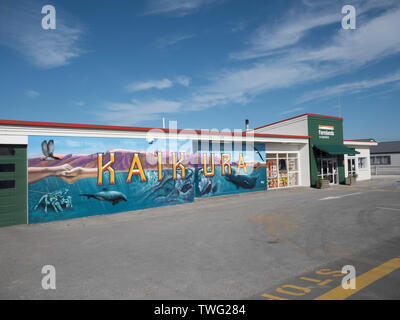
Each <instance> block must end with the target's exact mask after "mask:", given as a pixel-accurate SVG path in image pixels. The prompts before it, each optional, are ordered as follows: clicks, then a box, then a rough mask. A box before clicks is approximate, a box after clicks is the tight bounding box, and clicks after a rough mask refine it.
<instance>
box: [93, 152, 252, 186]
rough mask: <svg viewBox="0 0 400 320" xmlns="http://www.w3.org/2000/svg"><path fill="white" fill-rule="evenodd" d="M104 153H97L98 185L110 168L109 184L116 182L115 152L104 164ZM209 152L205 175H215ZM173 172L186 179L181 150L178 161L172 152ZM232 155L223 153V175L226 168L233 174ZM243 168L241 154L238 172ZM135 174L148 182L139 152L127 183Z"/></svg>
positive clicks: (159, 168)
mask: <svg viewBox="0 0 400 320" xmlns="http://www.w3.org/2000/svg"><path fill="white" fill-rule="evenodd" d="M103 156H104V155H103V153H98V154H97V185H99V186H101V185H103V172H104V171H106V170H108V172H109V184H115V169H114V168H113V167H112V165H113V164H114V163H115V153H114V152H110V159H109V161H108V162H107V163H106V164H103ZM162 158H163V157H162V152H158V153H157V168H158V181H161V180H162V179H163V172H162V170H163V166H162ZM207 158H208V155H207V154H205V153H204V154H203V164H204V175H205V176H206V177H213V176H214V172H215V170H214V167H215V163H214V154H211V157H210V158H211V168H210V169H208V170H207ZM172 160H173V163H172V169H173V170H172V171H173V172H172V174H173V179H174V180H176V179H177V170H178V168H179V169H180V170H181V179H186V176H185V166H184V164H183V163H184V161H185V153H184V152H180V159H179V160H178V161H177V155H176V153H175V152H173V153H172ZM230 162H231V155H230V154H228V153H223V154H221V167H222V170H221V174H222V175H223V176H225V175H226V169H227V171H228V175H231V163H230ZM241 169H243V171H244V173H245V174H247V168H246V163H245V161H244V158H243V154H239V161H238V163H237V172H238V173H239V172H240V170H241ZM133 175H139V176H140V181H141V182H146V181H147V178H146V174H145V170H144V169H143V166H142V162H141V160H140V157H139V153H134V154H133V158H132V162H131V165H130V169H129V171H128V176H127V179H126V183H130V182H131V181H132V176H133Z"/></svg>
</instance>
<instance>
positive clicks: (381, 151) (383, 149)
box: [370, 141, 400, 175]
mask: <svg viewBox="0 0 400 320" xmlns="http://www.w3.org/2000/svg"><path fill="white" fill-rule="evenodd" d="M370 153H371V171H372V173H373V174H378V175H379V174H400V141H387V142H380V143H379V144H378V145H377V146H372V147H371V150H370Z"/></svg>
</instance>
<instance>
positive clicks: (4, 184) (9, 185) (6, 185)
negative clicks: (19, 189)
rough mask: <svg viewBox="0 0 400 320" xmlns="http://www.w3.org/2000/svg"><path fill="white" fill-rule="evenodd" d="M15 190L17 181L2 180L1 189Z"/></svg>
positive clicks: (0, 182) (0, 181)
mask: <svg viewBox="0 0 400 320" xmlns="http://www.w3.org/2000/svg"><path fill="white" fill-rule="evenodd" d="M11 188H15V180H0V189H11Z"/></svg>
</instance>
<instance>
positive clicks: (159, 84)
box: [125, 79, 173, 92]
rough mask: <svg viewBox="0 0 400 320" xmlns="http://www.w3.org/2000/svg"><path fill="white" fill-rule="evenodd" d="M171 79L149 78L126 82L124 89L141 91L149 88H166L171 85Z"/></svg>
mask: <svg viewBox="0 0 400 320" xmlns="http://www.w3.org/2000/svg"><path fill="white" fill-rule="evenodd" d="M172 85H173V84H172V81H171V80H169V79H162V80H149V81H143V82H133V83H131V84H128V85H127V86H126V87H125V89H126V90H127V91H129V92H136V91H143V90H149V89H153V88H155V89H166V88H169V87H171V86H172Z"/></svg>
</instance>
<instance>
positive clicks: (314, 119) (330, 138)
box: [308, 115, 345, 187]
mask: <svg viewBox="0 0 400 320" xmlns="http://www.w3.org/2000/svg"><path fill="white" fill-rule="evenodd" d="M320 125H322V126H331V127H333V130H322V131H323V132H330V131H333V135H327V134H320V128H319V126H320ZM308 135H310V136H311V139H310V144H309V148H310V153H309V154H310V180H311V181H310V182H311V186H313V187H315V185H316V182H317V179H318V170H317V162H316V157H315V154H314V149H313V146H314V145H338V144H339V145H343V119H337V118H327V117H319V116H310V115H309V116H308ZM338 170H339V183H343V182H344V179H345V175H344V156H343V155H340V156H338Z"/></svg>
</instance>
